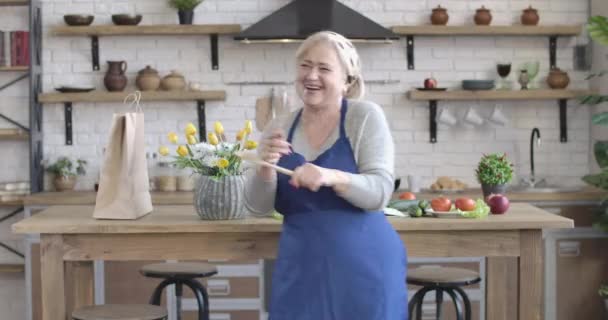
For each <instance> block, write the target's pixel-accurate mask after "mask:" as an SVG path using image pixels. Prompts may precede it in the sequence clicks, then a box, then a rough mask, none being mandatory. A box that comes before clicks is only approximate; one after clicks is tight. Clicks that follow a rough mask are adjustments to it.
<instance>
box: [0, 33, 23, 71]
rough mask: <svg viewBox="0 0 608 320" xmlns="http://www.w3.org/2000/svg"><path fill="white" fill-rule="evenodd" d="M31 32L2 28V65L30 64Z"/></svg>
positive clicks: (0, 59) (0, 51) (0, 55)
mask: <svg viewBox="0 0 608 320" xmlns="http://www.w3.org/2000/svg"><path fill="white" fill-rule="evenodd" d="M29 38H30V33H29V31H25V30H16V31H4V30H0V67H1V66H11V67H16V66H29V65H30V54H29V51H30V48H29V47H30V41H29Z"/></svg>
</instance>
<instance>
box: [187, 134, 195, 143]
mask: <svg viewBox="0 0 608 320" xmlns="http://www.w3.org/2000/svg"><path fill="white" fill-rule="evenodd" d="M186 140H188V144H190V145H192V144H196V142H197V141H196V135H190V136H188V137H187V139H186Z"/></svg>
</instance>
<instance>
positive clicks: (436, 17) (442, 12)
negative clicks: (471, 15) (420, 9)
mask: <svg viewBox="0 0 608 320" xmlns="http://www.w3.org/2000/svg"><path fill="white" fill-rule="evenodd" d="M449 19H450V16H449V15H448V11H447V9H446V8H442V7H441V6H437V8H435V9H433V14H431V24H432V25H436V26H445V25H446V24H447V23H448V20H449Z"/></svg>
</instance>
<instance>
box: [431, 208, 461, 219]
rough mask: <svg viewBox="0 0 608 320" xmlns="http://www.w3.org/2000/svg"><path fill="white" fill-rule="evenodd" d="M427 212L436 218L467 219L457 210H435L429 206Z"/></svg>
mask: <svg viewBox="0 0 608 320" xmlns="http://www.w3.org/2000/svg"><path fill="white" fill-rule="evenodd" d="M425 212H426V214H427V215H431V216H432V217H435V218H451V219H467V217H465V216H463V215H462V214H460V213H459V212H456V211H435V210H433V209H431V208H429V209H426V210H425Z"/></svg>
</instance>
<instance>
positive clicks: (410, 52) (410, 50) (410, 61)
mask: <svg viewBox="0 0 608 320" xmlns="http://www.w3.org/2000/svg"><path fill="white" fill-rule="evenodd" d="M405 43H406V46H407V69H408V70H414V36H407V37H406V42H405Z"/></svg>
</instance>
